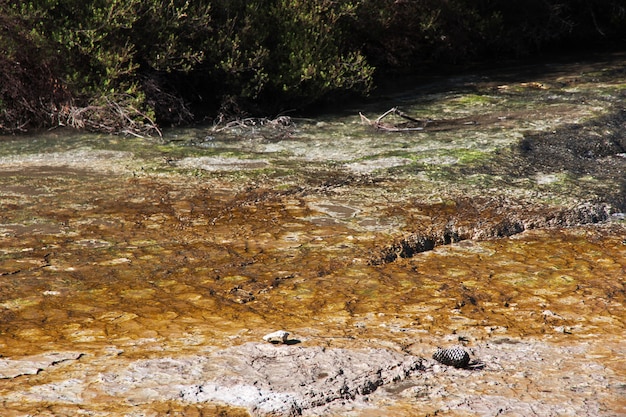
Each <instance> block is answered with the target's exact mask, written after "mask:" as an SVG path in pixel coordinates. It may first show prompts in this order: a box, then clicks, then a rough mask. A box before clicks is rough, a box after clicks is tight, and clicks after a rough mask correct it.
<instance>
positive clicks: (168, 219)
mask: <svg viewBox="0 0 626 417" xmlns="http://www.w3.org/2000/svg"><path fill="white" fill-rule="evenodd" d="M623 62H624V58H623V57H622V56H612V57H610V59H604V60H601V61H599V60H597V61H590V62H576V63H561V64H558V65H557V64H552V65H545V66H539V67H536V66H535V67H534V68H533V69H532V70H531V69H530V68H526V69H524V70H522V69H517V72H515V71H509V72H507V71H504V70H502V71H500V72H499V73H498V74H488V73H483V74H469V75H464V76H461V77H457V78H450V79H445V80H436V81H433V83H431V84H421V85H420V86H419V87H417V88H416V89H414V90H411V91H404V92H403V93H401V94H394V95H392V96H389V97H388V98H385V99H382V98H378V99H377V100H376V101H374V102H372V103H365V104H362V105H360V106H359V108H358V109H357V108H355V109H354V110H351V109H348V110H346V113H347V115H346V114H344V115H334V116H325V117H318V118H316V119H315V120H311V119H296V118H283V119H280V122H273V121H270V120H261V119H250V120H246V121H240V122H238V123H235V124H231V125H228V126H218V127H203V128H200V127H199V128H196V129H190V130H185V131H169V132H165V134H164V138H163V140H153V139H141V138H122V137H111V136H97V135H87V136H85V135H72V134H68V133H67V132H62V131H59V132H48V133H46V134H41V135H38V136H35V137H6V138H1V140H0V208H1V210H0V232H1V234H2V239H0V354H1V355H2V357H1V358H0V398H1V399H2V403H3V407H4V411H3V413H4V414H3V415H7V416H24V415H37V416H39V415H41V416H66V415H67V416H75V415H89V416H105V415H106V416H108V415H127V416H161V415H189V416H192V415H222V416H227V415H228V416H243V415H255V416H265V415H282V416H291V415H328V416H347V415H351V416H362V417H366V416H367V417H369V416H377V415H381V414H384V415H389V416H426V415H450V416H467V415H481V416H483V415H494V416H496V415H507V416H528V415H539V416H562V415H571V416H580V415H589V416H615V415H622V414H626V384H624V381H625V380H626V362H625V357H626V356H625V348H624V343H623V340H624V337H625V336H626V332H625V328H626V323H625V321H624V318H625V317H626V311H625V310H626V309H625V300H626V299H625V293H626V292H625V289H624V285H625V284H624V278H623V277H624V276H625V275H624V274H625V268H626V251H625V248H626V246H625V245H626V224H625V223H624V212H625V211H626V203H625V201H626V200H625V195H626V186H625V181H626V179H625V177H624V175H623V173H624V172H626V157H625V155H626V136H625V135H624V131H626V130H625V129H624V127H625V126H624V123H625V122H624V120H625V118H624V108H623V98H624V85H626V78H625V77H624V70H623V68H624V66H623ZM392 106H399V107H401V108H402V110H403V111H404V113H406V114H410V115H411V117H413V118H415V119H416V120H420V121H423V122H424V123H423V124H422V125H420V126H419V127H420V129H419V130H409V131H400V132H397V131H396V132H392V131H389V130H381V129H379V128H377V127H376V126H372V125H371V124H362V119H361V117H360V116H359V112H361V113H362V114H363V115H364V116H365V117H366V118H367V119H368V120H370V121H371V120H376V118H377V117H378V116H379V115H381V114H383V113H384V112H385V111H386V110H388V109H389V108H391V107H392ZM395 117H396V118H394V117H391V116H390V117H385V119H384V121H385V123H387V124H389V125H390V126H395V127H398V128H404V127H407V126H409V125H407V124H406V119H403V118H402V117H399V116H397V115H396V116H395ZM281 329H284V330H286V331H288V332H290V335H289V337H288V338H287V339H286V340H284V341H285V342H286V343H276V344H272V343H269V342H267V341H266V340H264V339H263V336H265V335H267V334H268V333H271V332H274V331H276V330H281ZM279 339H280V338H279ZM278 341H279V342H281V340H278ZM453 345H462V346H463V347H464V349H465V350H466V351H467V352H469V354H470V356H471V362H470V364H471V366H470V367H468V368H464V369H457V368H454V367H450V366H446V365H443V364H441V363H438V362H437V361H435V360H433V359H432V355H433V353H434V352H435V350H436V349H437V347H438V346H442V347H449V346H453Z"/></svg>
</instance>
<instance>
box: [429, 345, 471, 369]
mask: <svg viewBox="0 0 626 417" xmlns="http://www.w3.org/2000/svg"><path fill="white" fill-rule="evenodd" d="M433 359H434V360H436V361H437V362H440V363H442V364H444V365H449V366H454V367H455V368H465V367H466V366H467V365H468V364H469V361H470V356H469V353H467V352H466V351H465V349H463V346H458V345H457V346H452V347H451V348H447V349H442V348H440V347H438V348H437V351H436V352H435V353H434V354H433Z"/></svg>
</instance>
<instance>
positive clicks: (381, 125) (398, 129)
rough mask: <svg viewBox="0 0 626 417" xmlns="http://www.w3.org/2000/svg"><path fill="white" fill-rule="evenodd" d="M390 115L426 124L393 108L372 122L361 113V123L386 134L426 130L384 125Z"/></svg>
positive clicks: (420, 127) (419, 127)
mask: <svg viewBox="0 0 626 417" xmlns="http://www.w3.org/2000/svg"><path fill="white" fill-rule="evenodd" d="M390 114H395V115H397V116H400V117H402V118H403V119H406V120H409V121H411V122H413V123H420V124H423V123H424V122H423V121H422V120H419V119H416V118H414V117H411V116H409V115H407V114H406V113H404V112H402V111H400V110H398V108H397V107H392V108H391V109H389V110H387V111H386V112H384V113H383V114H381V115H380V116H379V117H378V118H377V119H376V120H375V121H371V120H370V119H368V118H367V117H365V116H364V115H363V113H361V112H359V116H361V122H362V123H364V124H368V125H370V126H372V127H375V128H376V129H379V130H384V131H386V132H413V131H420V130H424V127H423V126H418V127H413V126H408V127H398V126H395V125H391V124H387V123H383V122H382V120H383V119H384V118H385V117H387V116H389V115H390Z"/></svg>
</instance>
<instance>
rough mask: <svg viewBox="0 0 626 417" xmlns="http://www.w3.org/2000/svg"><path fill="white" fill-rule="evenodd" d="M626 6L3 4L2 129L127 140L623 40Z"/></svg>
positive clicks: (587, 0) (226, 0) (288, 1)
mask: <svg viewBox="0 0 626 417" xmlns="http://www.w3.org/2000/svg"><path fill="white" fill-rule="evenodd" d="M625 23H626V6H624V5H623V4H622V2H621V1H620V0H574V1H565V0H530V1H528V2H511V1H508V0H445V1H442V0H313V1H304V0H212V1H208V2H207V1H204V0H92V1H84V0H24V1H21V2H8V1H1V0H0V50H2V51H3V53H2V54H0V71H2V73H3V75H4V77H3V78H2V79H1V80H0V130H1V131H19V130H25V129H28V128H33V127H50V126H55V125H70V126H74V127H78V128H85V129H93V130H100V131H107V132H118V133H119V132H126V133H130V134H144V133H147V134H154V133H158V128H157V124H158V125H175V124H187V123H191V122H194V121H198V120H201V119H202V118H203V117H206V116H208V115H216V114H217V113H222V115H224V116H229V115H230V116H233V115H237V114H239V113H241V112H244V111H246V110H248V111H257V112H270V111H272V112H276V111H280V110H284V109H287V108H290V107H300V108H302V107H303V106H307V105H311V104H314V103H318V102H320V100H325V99H332V98H333V97H338V96H340V95H344V94H363V93H367V92H368V91H369V90H370V89H371V88H372V85H373V81H372V80H373V79H374V72H375V69H376V72H377V73H378V74H386V73H389V72H406V73H415V72H417V71H421V70H422V69H423V68H424V66H425V65H438V64H440V63H443V62H446V63H462V62H466V61H468V60H475V59H480V58H481V57H483V58H484V57H501V56H503V55H509V56H524V55H527V54H533V53H536V52H537V51H541V50H544V49H545V48H550V47H555V46H556V47H558V46H561V45H564V44H566V42H568V41H570V42H580V41H581V40H596V41H604V40H613V41H614V42H618V43H619V42H623V39H624V37H626V24H625Z"/></svg>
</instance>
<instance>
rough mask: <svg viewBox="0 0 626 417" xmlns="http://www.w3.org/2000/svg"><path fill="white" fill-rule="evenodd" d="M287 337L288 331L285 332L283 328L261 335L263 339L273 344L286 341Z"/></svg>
mask: <svg viewBox="0 0 626 417" xmlns="http://www.w3.org/2000/svg"><path fill="white" fill-rule="evenodd" d="M288 337H289V332H286V331H284V330H278V331H275V332H273V333H269V334H266V335H265V336H263V340H265V341H266V342H270V343H274V344H278V343H287V338H288Z"/></svg>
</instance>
